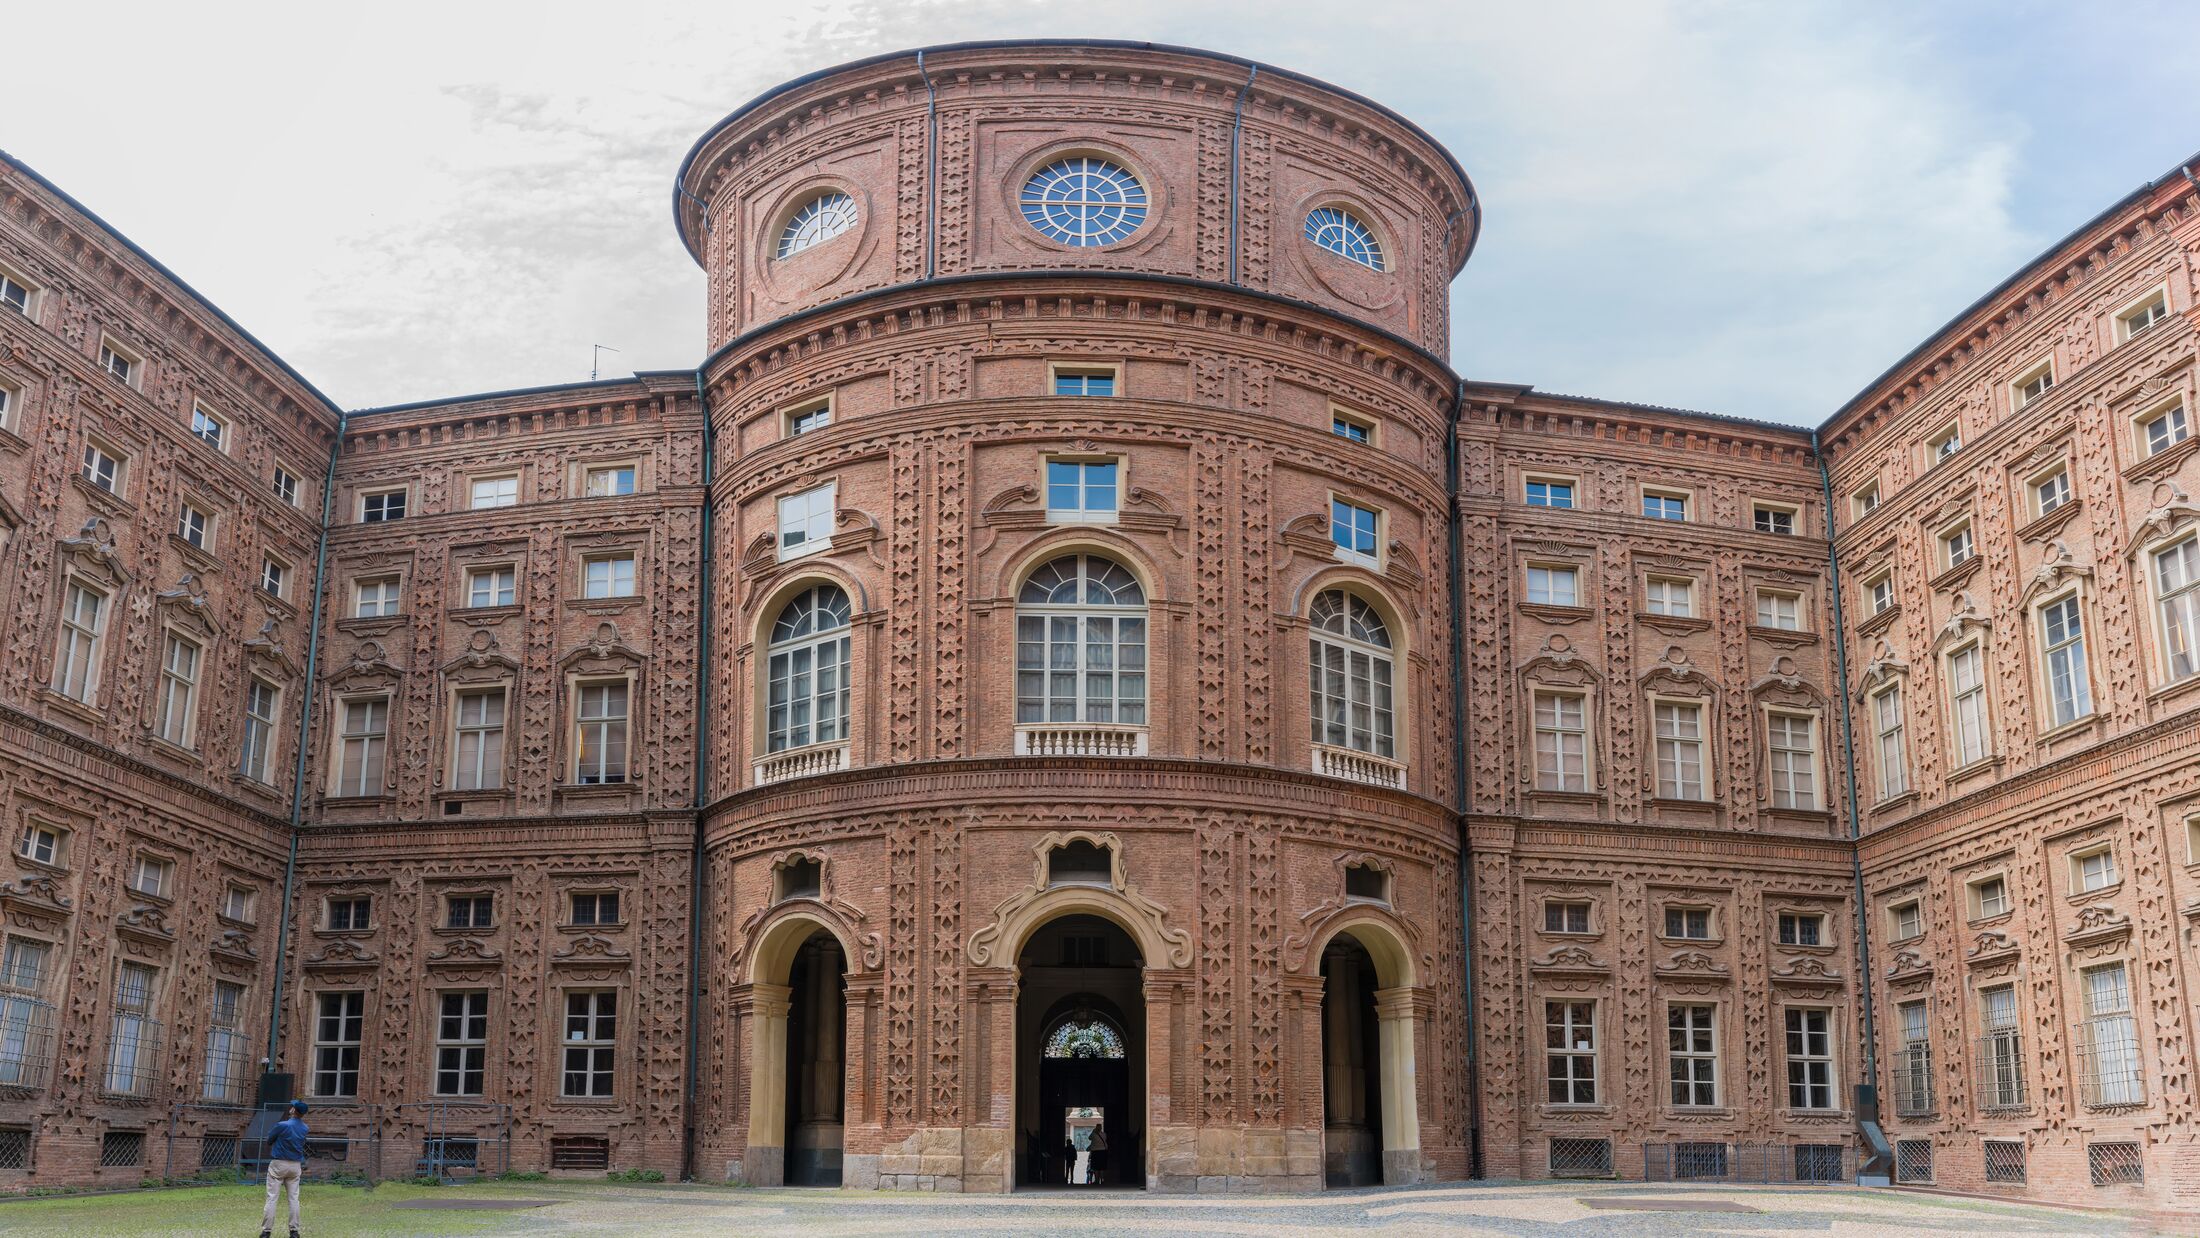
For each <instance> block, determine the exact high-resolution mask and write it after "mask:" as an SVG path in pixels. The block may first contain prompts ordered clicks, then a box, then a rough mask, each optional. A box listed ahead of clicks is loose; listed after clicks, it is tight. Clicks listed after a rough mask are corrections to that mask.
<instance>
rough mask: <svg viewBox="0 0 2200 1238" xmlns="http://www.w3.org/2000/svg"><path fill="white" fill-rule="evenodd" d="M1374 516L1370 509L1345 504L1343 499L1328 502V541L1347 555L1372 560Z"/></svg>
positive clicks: (1373, 553) (1374, 545) (1373, 551)
mask: <svg viewBox="0 0 2200 1238" xmlns="http://www.w3.org/2000/svg"><path fill="white" fill-rule="evenodd" d="M1376 519H1377V517H1376V514H1375V512H1374V511H1373V510H1372V509H1370V508H1365V507H1360V506H1358V505H1357V504H1353V503H1347V502H1345V501H1344V500H1343V499H1331V500H1330V501H1329V540H1330V541H1332V542H1335V543H1336V544H1337V549H1339V550H1342V551H1344V552H1345V553H1346V554H1347V555H1353V556H1357V557H1359V558H1362V559H1369V560H1372V559H1374V558H1375V554H1376V542H1375V525H1376Z"/></svg>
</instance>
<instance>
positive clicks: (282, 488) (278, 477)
mask: <svg viewBox="0 0 2200 1238" xmlns="http://www.w3.org/2000/svg"><path fill="white" fill-rule="evenodd" d="M272 485H273V488H274V491H275V497H276V498H278V499H281V500H282V501H283V502H285V503H288V504H290V505H291V506H292V507H296V506H298V505H299V503H298V477H297V475H296V474H294V473H292V472H291V471H290V468H289V466H287V465H284V464H280V463H278V464H277V465H276V466H275V475H274V477H273V479H272Z"/></svg>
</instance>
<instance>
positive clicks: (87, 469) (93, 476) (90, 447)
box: [84, 443, 122, 494]
mask: <svg viewBox="0 0 2200 1238" xmlns="http://www.w3.org/2000/svg"><path fill="white" fill-rule="evenodd" d="M84 480H86V481H88V482H90V483H92V484H93V485H95V486H97V487H99V488H100V489H102V490H104V491H106V492H107V493H109V494H120V493H122V461H121V460H119V459H117V458H115V457H114V456H113V455H110V454H108V452H107V449H106V448H104V447H101V446H100V445H99V444H97V443H86V444H84Z"/></svg>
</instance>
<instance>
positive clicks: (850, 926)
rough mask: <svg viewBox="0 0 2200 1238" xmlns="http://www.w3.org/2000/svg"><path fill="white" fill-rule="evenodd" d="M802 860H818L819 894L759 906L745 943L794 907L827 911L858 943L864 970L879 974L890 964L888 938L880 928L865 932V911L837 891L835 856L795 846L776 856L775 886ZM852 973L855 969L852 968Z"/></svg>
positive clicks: (744, 925)
mask: <svg viewBox="0 0 2200 1238" xmlns="http://www.w3.org/2000/svg"><path fill="white" fill-rule="evenodd" d="M800 860H814V861H816V862H817V894H816V895H815V896H814V897H811V896H802V897H796V898H783V899H778V900H777V901H774V902H768V903H765V904H763V905H762V906H760V907H758V908H757V909H756V910H755V911H752V912H750V913H749V918H748V919H746V920H743V921H742V922H741V938H742V940H744V941H749V942H753V941H755V940H756V934H757V930H758V929H759V928H761V927H762V926H763V923H764V921H765V919H766V918H768V917H772V916H776V915H778V914H779V913H780V912H783V911H785V910H787V909H788V908H790V907H807V908H811V909H812V913H813V914H815V912H816V911H823V912H826V913H828V917H829V918H830V919H835V920H838V921H839V922H840V926H841V927H842V928H843V929H845V930H846V931H847V939H848V940H851V941H854V942H856V943H858V946H859V951H858V953H859V955H860V958H861V961H862V964H863V966H862V968H861V970H863V971H877V970H878V969H879V968H880V967H881V966H883V965H884V964H885V962H886V941H885V938H884V937H883V936H881V935H880V933H879V932H878V931H877V930H876V929H874V930H872V931H870V932H864V931H863V926H864V921H865V919H866V917H865V915H864V913H863V909H862V908H861V907H858V906H856V905H855V904H854V903H851V902H849V901H848V900H847V899H845V898H842V897H840V896H839V895H838V894H836V893H835V892H834V890H833V863H832V857H831V856H828V855H826V854H825V852H823V851H822V850H819V849H817V848H814V847H795V848H792V849H790V850H787V851H782V852H780V853H778V854H777V855H774V856H773V857H772V885H773V887H774V888H775V889H776V888H777V887H778V884H779V873H780V870H781V869H784V868H786V867H787V866H788V865H789V864H793V863H796V862H797V861H800ZM851 970H854V968H853V967H852V966H851Z"/></svg>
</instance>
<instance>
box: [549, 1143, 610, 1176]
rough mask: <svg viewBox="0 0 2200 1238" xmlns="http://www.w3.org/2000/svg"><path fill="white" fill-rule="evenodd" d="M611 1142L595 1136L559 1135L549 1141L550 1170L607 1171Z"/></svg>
mask: <svg viewBox="0 0 2200 1238" xmlns="http://www.w3.org/2000/svg"><path fill="white" fill-rule="evenodd" d="M610 1167H611V1141H610V1140H608V1139H604V1138H601V1137H599V1136H595V1135H560V1136H558V1137H557V1138H555V1139H552V1140H551V1141H550V1168H552V1169H609V1168H610Z"/></svg>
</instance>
